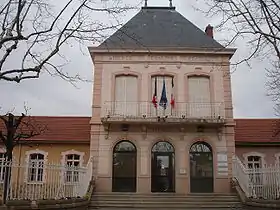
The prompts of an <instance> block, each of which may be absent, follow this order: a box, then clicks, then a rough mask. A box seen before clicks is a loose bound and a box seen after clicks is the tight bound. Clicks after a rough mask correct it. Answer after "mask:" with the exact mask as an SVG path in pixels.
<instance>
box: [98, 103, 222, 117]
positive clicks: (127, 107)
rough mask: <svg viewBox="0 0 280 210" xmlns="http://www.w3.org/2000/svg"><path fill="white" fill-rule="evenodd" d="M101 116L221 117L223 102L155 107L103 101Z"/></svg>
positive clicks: (148, 104) (143, 104) (152, 105)
mask: <svg viewBox="0 0 280 210" xmlns="http://www.w3.org/2000/svg"><path fill="white" fill-rule="evenodd" d="M102 117H103V118H126V119H128V118H130V119H139V118H141V119H148V118H155V117H168V118H183V119H185V118H186V119H187V118H192V119H223V118H224V107H223V103H183V102H182V103H180V102H177V103H175V105H174V107H172V106H171V105H170V104H168V105H167V106H166V108H164V107H162V106H159V105H158V106H157V107H155V106H154V104H153V103H152V102H150V101H149V102H147V101H146V102H143V101H140V102H123V101H114V102H112V101H111V102H105V103H104V106H103V107H102Z"/></svg>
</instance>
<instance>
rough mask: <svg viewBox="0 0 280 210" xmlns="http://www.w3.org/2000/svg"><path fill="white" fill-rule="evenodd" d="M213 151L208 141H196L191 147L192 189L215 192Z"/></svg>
mask: <svg viewBox="0 0 280 210" xmlns="http://www.w3.org/2000/svg"><path fill="white" fill-rule="evenodd" d="M213 183H214V179H213V153H212V148H211V146H210V145H209V144H207V143H206V142H196V143H194V144H193V145H192V146H191V148H190V187H191V189H190V191H191V192H192V193H211V192H213Z"/></svg>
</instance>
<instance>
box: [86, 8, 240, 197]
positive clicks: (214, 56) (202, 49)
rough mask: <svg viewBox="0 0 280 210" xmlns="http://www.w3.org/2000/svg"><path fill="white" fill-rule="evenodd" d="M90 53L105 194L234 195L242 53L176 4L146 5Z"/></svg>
mask: <svg viewBox="0 0 280 210" xmlns="http://www.w3.org/2000/svg"><path fill="white" fill-rule="evenodd" d="M89 51H90V54H91V57H92V60H93V63H94V87H93V106H92V118H91V121H90V124H91V142H90V145H91V149H90V152H91V155H92V156H93V157H94V175H95V176H96V177H97V181H96V184H97V191H100V192H111V191H114V192H139V193H150V192H176V193H189V192H200V193H204V192H219V193H223V192H229V191H230V177H231V176H232V167H231V164H232V163H231V161H232V156H233V154H234V153H235V143H234V119H233V107H232V95H231V84H230V59H231V57H232V56H233V54H234V52H235V49H231V48H225V47H223V46H222V45H221V44H219V43H218V42H217V41H215V39H214V37H213V27H212V26H210V25H208V26H207V27H206V29H205V31H201V30H200V29H199V28H198V27H197V26H195V25H194V24H193V23H191V22H190V21H189V20H187V19H186V18H185V17H184V16H182V15H181V14H180V13H179V12H177V11H176V9H175V7H173V6H172V5H170V6H169V7H148V6H147V5H145V6H144V7H142V9H141V10H140V11H139V12H138V13H137V14H136V15H135V16H134V17H133V18H132V19H131V20H129V21H128V22H127V23H126V24H125V25H124V26H123V27H121V28H120V29H119V30H118V31H117V32H115V33H114V34H113V35H112V36H110V37H109V38H108V39H106V40H105V41H104V42H103V43H102V44H100V45H99V46H98V47H89Z"/></svg>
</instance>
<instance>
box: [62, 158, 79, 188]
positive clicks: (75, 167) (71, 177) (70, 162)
mask: <svg viewBox="0 0 280 210" xmlns="http://www.w3.org/2000/svg"><path fill="white" fill-rule="evenodd" d="M80 162H81V156H80V155H78V154H68V155H66V156H65V163H66V166H67V169H66V174H65V176H66V178H65V181H66V182H78V181H79V167H80V165H81V163H80Z"/></svg>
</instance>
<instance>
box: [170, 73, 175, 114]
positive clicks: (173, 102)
mask: <svg viewBox="0 0 280 210" xmlns="http://www.w3.org/2000/svg"><path fill="white" fill-rule="evenodd" d="M173 78H174V77H172V81H171V100H170V105H171V107H172V109H174V107H175V96H174V81H173Z"/></svg>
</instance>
